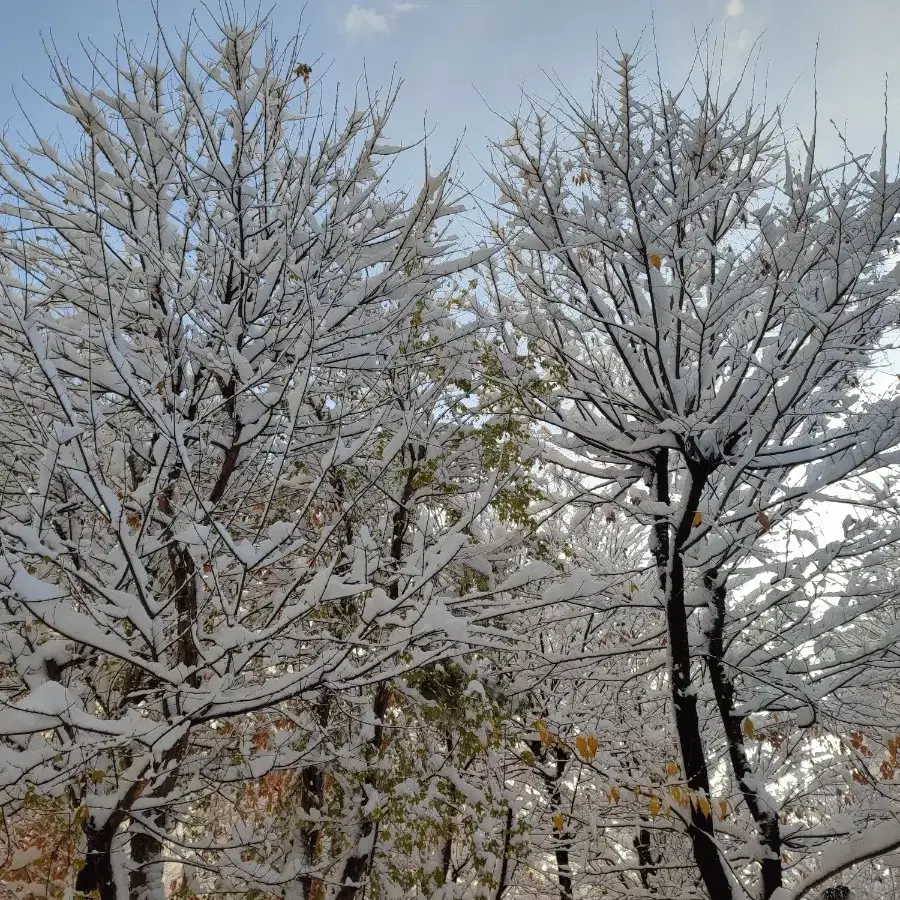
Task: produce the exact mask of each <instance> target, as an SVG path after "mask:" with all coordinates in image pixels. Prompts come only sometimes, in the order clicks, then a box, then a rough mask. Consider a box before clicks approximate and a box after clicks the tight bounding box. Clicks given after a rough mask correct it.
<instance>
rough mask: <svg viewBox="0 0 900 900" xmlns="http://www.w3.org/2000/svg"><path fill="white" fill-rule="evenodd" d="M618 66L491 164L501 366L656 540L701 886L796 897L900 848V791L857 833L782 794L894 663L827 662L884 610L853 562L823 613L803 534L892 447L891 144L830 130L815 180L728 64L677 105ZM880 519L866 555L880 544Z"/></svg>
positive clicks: (587, 484) (826, 554)
mask: <svg viewBox="0 0 900 900" xmlns="http://www.w3.org/2000/svg"><path fill="white" fill-rule="evenodd" d="M615 77H616V78H617V80H618V88H617V90H615V91H614V92H613V93H612V95H607V94H605V93H604V92H603V91H602V90H600V89H598V91H597V92H596V93H595V95H594V98H593V102H592V103H591V104H590V105H589V106H588V107H587V108H583V107H581V106H579V105H578V104H577V103H576V102H575V101H574V100H572V99H570V98H568V97H565V96H563V97H562V99H561V100H560V102H559V103H558V104H557V105H556V106H539V105H537V104H535V105H534V107H533V115H532V116H531V117H530V118H528V119H526V120H522V121H520V120H516V121H513V122H510V125H511V127H512V136H511V137H510V138H509V139H508V140H507V141H505V142H504V143H503V144H501V145H498V146H497V148H496V154H497V165H496V167H495V175H494V178H495V181H496V184H497V187H498V190H499V192H500V204H501V216H502V220H501V222H500V223H499V227H500V229H501V232H502V234H503V235H504V238H505V239H506V241H507V242H508V252H507V253H506V255H505V257H503V258H502V259H501V260H500V261H498V262H497V263H496V264H495V265H493V267H492V275H493V277H492V278H491V279H490V283H492V284H493V285H494V287H495V290H494V294H495V301H496V307H495V309H496V310H497V311H499V312H500V313H501V318H502V319H503V320H504V321H505V322H506V323H507V325H506V326H505V328H506V329H507V330H509V329H510V325H509V324H508V323H513V325H514V333H511V334H510V335H509V336H507V337H506V338H505V340H501V341H500V342H499V343H500V344H501V345H504V346H506V347H507V348H508V353H507V358H506V364H505V366H504V373H505V374H504V377H505V378H506V380H507V381H510V380H512V381H514V382H515V384H516V386H517V389H518V391H519V394H520V396H521V397H522V398H523V402H525V403H526V404H527V406H528V408H529V411H530V414H531V416H532V417H533V418H534V419H536V420H539V421H542V422H544V423H546V425H548V426H550V428H549V429H548V432H547V437H546V441H547V443H549V444H551V445H553V444H555V445H556V449H555V451H554V453H553V454H552V456H551V457H550V459H551V460H552V462H553V463H554V464H556V465H560V466H562V467H563V468H567V469H569V470H570V471H572V472H574V473H576V474H578V476H579V477H580V479H581V484H582V489H583V493H584V494H586V495H589V496H592V497H593V498H595V501H596V502H598V503H599V502H606V503H609V504H613V505H615V506H618V507H619V508H621V509H622V510H624V513H625V514H626V515H627V516H629V517H630V518H632V519H633V520H634V521H636V522H637V523H639V524H640V525H641V526H642V527H643V530H644V533H645V537H646V543H645V547H646V552H647V556H648V561H649V562H650V563H651V568H652V570H654V572H655V575H654V582H655V584H654V586H653V590H652V600H653V603H655V605H656V606H657V608H658V609H659V610H660V611H661V613H662V614H663V620H664V623H665V630H666V633H665V636H664V637H665V641H664V643H665V647H664V649H661V650H660V651H658V657H657V658H658V659H660V660H661V661H662V662H663V663H664V671H665V683H666V685H667V690H668V695H669V704H668V710H669V713H670V714H671V717H672V718H671V721H672V724H673V726H674V738H675V739H676V741H677V747H678V753H679V756H680V759H679V761H678V769H679V771H680V772H681V773H682V775H681V776H680V779H681V783H680V786H679V796H680V797H682V798H685V808H686V815H685V816H684V817H683V822H682V823H681V824H675V825H673V830H674V831H676V832H680V833H683V834H684V835H685V836H686V838H687V840H688V841H689V844H690V848H691V852H692V855H693V859H694V864H695V866H696V870H695V871H696V873H697V876H698V881H699V885H700V887H699V890H700V894H701V895H703V896H708V897H711V898H715V900H725V898H739V897H740V898H743V897H746V896H760V897H763V898H765V900H768V898H771V897H776V896H777V897H778V898H779V900H780V898H787V897H800V896H802V895H804V893H805V892H806V891H808V890H810V889H811V888H812V885H813V884H814V883H817V882H816V878H817V877H818V876H815V875H810V876H809V878H810V879H811V880H809V881H804V880H803V879H802V878H799V877H797V878H795V879H793V880H792V879H791V878H789V877H787V876H786V873H787V872H788V871H789V869H795V870H797V869H799V870H801V871H802V870H804V868H805V867H806V866H807V865H808V864H809V862H810V861H811V860H812V859H813V858H815V856H816V851H817V850H818V849H820V847H821V846H822V843H823V841H824V840H825V839H826V838H827V837H829V836H830V837H831V838H833V839H834V841H835V844H834V845H832V844H828V845H827V850H828V852H827V853H823V854H822V857H821V860H822V866H823V867H824V868H823V873H825V872H827V871H828V867H829V865H830V863H829V861H828V860H829V854H830V853H834V852H835V846H841V850H840V853H841V857H840V858H841V859H842V860H843V861H844V862H843V865H845V866H846V865H850V864H852V862H853V861H854V860H857V859H859V860H862V859H866V858H869V857H871V856H873V855H877V854H878V853H883V852H885V851H887V850H889V849H891V848H892V847H895V846H897V845H900V822H898V820H897V819H896V815H895V814H894V813H892V812H891V811H890V809H889V805H888V806H885V804H883V803H881V802H875V798H876V796H878V795H880V796H884V795H885V794H887V795H890V794H891V791H892V790H893V788H892V786H891V785H888V786H885V785H881V786H879V787H878V788H876V789H875V790H874V792H873V796H872V803H871V804H868V805H867V806H866V808H857V809H856V812H857V813H858V816H857V818H856V819H855V820H854V821H855V825H854V828H852V829H850V830H849V833H847V832H844V831H842V830H838V829H836V828H835V827H834V823H833V822H829V821H828V818H827V816H825V815H822V816H819V817H814V820H812V819H810V818H805V819H803V822H802V824H800V823H795V822H794V821H791V822H790V825H788V821H789V816H790V814H791V802H790V800H789V797H790V789H789V788H788V785H789V784H790V783H791V781H792V780H793V782H794V783H795V784H806V783H808V780H809V779H808V777H807V776H808V772H809V766H810V759H811V756H812V757H813V758H816V762H815V765H816V766H819V765H820V764H821V763H820V760H823V761H824V757H821V756H818V755H817V754H818V751H819V750H821V749H822V747H823V744H819V745H817V744H816V741H815V740H814V739H813V738H812V735H811V734H810V733H809V730H808V729H809V726H810V725H811V724H812V722H813V721H814V720H815V715H816V713H815V710H817V709H819V708H822V707H824V706H825V705H827V704H828V703H829V701H830V700H831V699H832V698H835V696H836V692H837V693H840V695H841V703H842V704H853V705H855V708H856V709H858V710H859V714H860V715H862V707H861V706H859V705H857V704H861V703H862V696H861V694H860V692H859V690H858V689H861V686H862V685H863V684H865V683H867V682H868V680H869V679H871V674H870V673H871V667H872V666H874V665H876V662H875V659H874V657H877V659H878V663H877V665H889V664H890V662H889V660H890V659H891V657H892V655H893V654H894V653H895V652H896V634H892V635H891V637H890V638H889V639H885V640H883V641H882V642H881V643H880V645H879V646H878V649H877V650H875V649H870V651H869V652H868V653H867V655H866V663H865V665H864V666H863V665H861V666H860V667H859V668H857V669H854V670H853V671H852V673H851V671H850V670H849V669H848V668H847V665H849V663H848V661H847V659H846V658H845V657H842V658H844V673H845V675H846V677H847V679H848V680H846V681H843V680H842V679H841V676H840V675H839V674H838V672H837V670H836V669H835V668H834V667H833V665H829V664H828V663H826V661H825V660H823V659H821V658H819V657H817V656H816V655H815V653H814V652H813V650H812V647H811V643H810V642H811V641H812V640H813V635H814V634H815V633H816V632H824V631H825V630H828V629H829V628H833V625H834V622H835V621H836V618H835V617H837V619H839V620H840V621H849V620H851V619H852V620H854V623H855V624H856V625H862V624H863V621H865V622H867V623H868V626H869V627H870V628H872V629H877V628H878V626H877V624H876V621H877V617H878V615H879V610H884V608H885V606H884V604H885V601H884V599H883V598H881V597H879V595H878V593H876V592H875V591H874V590H873V588H874V585H873V584H872V582H871V581H870V580H869V579H865V578H860V577H859V575H861V573H858V575H857V578H856V579H855V580H854V581H852V582H850V581H846V582H844V584H843V588H842V589H840V590H838V591H836V592H834V593H832V595H831V596H830V597H829V598H828V600H827V601H825V600H823V601H821V603H820V602H818V596H817V591H816V588H815V585H816V584H821V581H820V580H819V578H818V577H816V576H821V574H822V572H823V571H826V570H829V569H833V568H834V565H833V563H834V560H835V558H836V557H838V556H840V555H841V551H836V550H834V548H828V547H826V548H821V549H816V548H815V547H812V546H811V542H813V540H814V536H811V535H809V534H808V533H807V534H803V533H801V531H800V526H801V522H802V519H803V516H804V515H806V514H815V513H816V511H817V510H819V511H821V509H822V508H823V507H824V505H825V503H826V501H827V499H828V497H829V496H837V497H840V496H841V495H840V491H839V490H838V488H839V486H841V485H846V484H848V482H849V481H850V479H852V478H854V477H856V476H860V475H864V474H867V473H872V472H874V471H876V470H879V469H884V468H885V467H887V466H888V465H890V464H891V463H893V462H895V461H896V459H897V448H898V446H900V418H898V413H900V400H898V398H897V396H896V392H893V391H891V392H887V393H885V395H884V396H882V397H873V396H872V393H871V391H870V392H869V393H868V394H867V395H866V396H861V395H860V393H859V391H858V387H859V380H860V378H862V377H863V375H864V373H865V371H866V370H867V367H869V366H870V364H871V363H872V361H873V358H874V357H875V356H876V355H877V354H878V353H879V352H880V351H882V350H884V349H885V348H886V347H887V346H888V345H889V341H890V337H891V334H892V331H893V330H894V328H895V326H896V323H897V317H898V290H897V281H896V278H895V277H894V274H893V272H892V269H891V260H890V252H891V250H892V249H893V248H894V246H895V239H896V236H897V231H898V224H900V223H898V210H900V184H898V182H897V181H896V180H893V179H892V177H891V174H890V173H889V171H888V166H889V162H888V152H887V144H886V138H885V142H884V143H883V145H882V147H881V151H880V154H878V153H876V154H874V155H873V156H863V157H856V156H848V157H847V159H846V160H845V162H844V164H843V165H842V166H839V167H838V168H837V169H822V168H820V167H819V166H818V165H817V161H816V156H815V149H816V135H815V133H813V135H812V137H811V138H810V139H809V140H808V141H807V142H805V143H804V145H803V153H802V154H801V157H800V160H799V165H798V164H797V160H796V159H795V158H794V155H793V152H792V151H791V150H790V149H789V146H788V142H787V140H786V136H785V135H784V134H782V133H781V132H780V131H779V130H778V128H777V117H775V116H772V115H768V116H767V115H766V114H765V113H764V112H763V111H762V110H761V109H759V108H755V107H753V106H752V105H751V106H750V107H748V108H747V109H741V108H740V107H739V105H738V103H739V101H738V99H737V98H738V97H739V96H740V93H739V90H740V89H737V90H735V91H734V92H733V93H731V94H728V95H720V94H719V93H718V92H717V89H716V87H715V84H716V81H715V79H714V77H713V75H712V73H709V72H701V73H700V77H699V79H696V78H695V79H693V80H691V81H690V82H689V84H688V86H686V87H685V88H684V89H683V90H681V91H680V92H672V91H670V90H667V89H666V88H665V86H664V85H663V84H662V83H661V82H660V83H656V84H652V83H651V84H646V83H645V82H644V81H643V80H642V79H641V78H640V77H639V76H638V75H637V73H636V69H635V62H634V60H633V59H632V58H631V57H629V56H625V57H623V58H622V59H621V60H620V61H618V63H617V64H616V65H615ZM694 88H698V89H697V90H696V91H694ZM523 347H527V353H524V352H523V349H522V348H523ZM516 373H518V374H516ZM844 496H845V497H846V494H845V495H844ZM865 530H867V531H868V533H869V542H868V544H867V543H866V541H860V542H858V543H855V544H854V547H853V549H850V548H849V547H848V548H845V552H846V554H847V555H848V556H849V555H853V554H854V553H866V552H869V551H870V550H871V548H872V542H877V541H878V540H879V538H875V537H873V536H872V534H871V531H869V529H868V528H866V529H865ZM878 533H879V534H880V535H881V537H880V540H881V541H883V542H887V543H889V542H890V541H892V540H894V534H893V532H892V530H883V529H882V530H879V532H878ZM851 543H852V542H851ZM785 548H787V549H786V552H787V556H788V558H787V560H785V559H784V558H783V557H784V552H785ZM859 558H863V557H859ZM776 560H777V564H776ZM832 583H833V582H832ZM891 596H893V595H891ZM644 602H645V599H644V597H643V596H641V597H640V598H639V600H638V603H644ZM890 602H891V603H893V602H895V601H894V600H893V599H891V601H890ZM628 605H629V604H628V602H627V601H625V602H624V603H623V606H624V607H625V612H626V614H627V611H628V609H627V608H628ZM635 605H636V606H637V605H638V604H637V603H636V604H635ZM890 615H892V613H889V616H890ZM858 633H860V634H861V632H858ZM645 636H646V635H645ZM633 649H634V648H633V646H632V645H630V644H624V645H622V646H621V647H620V650H621V652H623V653H628V652H633ZM663 654H664V655H663ZM871 654H874V657H873V655H871ZM851 668H852V667H851ZM864 670H868V673H867V672H866V671H864ZM638 696H639V695H638ZM844 709H845V710H846V706H845V707H844ZM776 723H777V724H776ZM659 724H660V726H661V727H664V726H665V725H666V721H665V719H660V720H659ZM763 726H765V729H766V731H765V732H763ZM764 733H765V734H766V735H768V736H770V737H771V739H772V741H773V742H774V743H773V744H772V746H773V747H776V746H780V747H781V748H782V754H781V757H782V758H781V759H779V760H778V761H777V763H772V762H771V761H770V760H768V759H767V754H766V753H765V752H763V750H762V749H761V748H760V745H759V743H758V741H759V738H760V737H761V736H762V735H763V734H764ZM776 733H777V734H776ZM814 733H815V732H814ZM784 734H789V735H790V737H789V738H785V737H784ZM778 735H781V736H778ZM782 740H784V742H785V743H782V744H779V743H778V742H780V741H782ZM806 740H809V741H811V743H810V744H809V745H808V752H807V753H794V752H788V751H789V750H790V751H793V750H795V749H796V747H795V744H796V742H798V741H800V742H802V741H806ZM822 740H823V741H824V738H822ZM785 744H787V745H789V746H785ZM776 755H777V754H776ZM660 763H661V764H662V761H660ZM830 763H831V764H838V762H837V761H836V759H835V758H834V757H831V758H830ZM830 771H831V772H832V774H835V773H834V769H831V770H830ZM859 779H860V780H867V779H866V776H864V775H860V776H859ZM720 800H721V802H722V803H724V804H725V805H724V806H723V807H722V814H721V816H717V810H718V806H719V802H720ZM731 810H735V811H736V813H737V814H735V812H731ZM726 816H727V818H726ZM717 819H719V820H720V821H717ZM856 829H858V830H859V834H860V836H859V837H858V841H857V842H856V843H854V842H853V840H852V838H854V837H856ZM845 834H846V838H844V835H845ZM844 843H846V846H843V844H844ZM798 861H799V862H800V865H799V866H798V865H797V862H798ZM757 879H758V880H759V885H758V887H757V886H756V881H757ZM684 889H685V890H686V891H688V892H690V891H692V890H693V887H692V885H691V884H690V879H688V883H687V884H686V885H684ZM647 890H650V888H649V887H648V888H647Z"/></svg>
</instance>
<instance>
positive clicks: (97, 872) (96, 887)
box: [75, 821, 117, 900]
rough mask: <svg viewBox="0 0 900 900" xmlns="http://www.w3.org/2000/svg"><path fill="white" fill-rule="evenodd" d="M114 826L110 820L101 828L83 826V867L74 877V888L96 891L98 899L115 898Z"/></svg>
mask: <svg viewBox="0 0 900 900" xmlns="http://www.w3.org/2000/svg"><path fill="white" fill-rule="evenodd" d="M115 833H116V828H115V825H114V823H113V822H112V821H110V822H107V823H106V824H105V825H104V826H103V827H102V828H93V827H92V826H90V825H89V826H87V827H86V828H85V836H86V837H87V850H86V852H85V856H84V867H83V868H82V869H81V871H80V872H79V873H78V876H77V878H76V879H75V890H76V891H79V892H80V893H82V894H90V893H91V892H92V891H96V892H97V893H98V894H99V896H100V900H117V892H116V882H115V878H114V877H113V865H112V841H113V837H114V836H115Z"/></svg>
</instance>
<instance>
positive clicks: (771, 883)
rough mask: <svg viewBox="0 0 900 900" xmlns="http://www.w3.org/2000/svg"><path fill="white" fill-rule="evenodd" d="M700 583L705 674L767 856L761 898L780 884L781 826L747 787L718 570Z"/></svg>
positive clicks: (747, 769)
mask: <svg viewBox="0 0 900 900" xmlns="http://www.w3.org/2000/svg"><path fill="white" fill-rule="evenodd" d="M704 582H705V585H706V588H707V590H708V591H709V594H710V597H711V598H712V623H711V628H710V633H709V673H710V679H711V681H712V685H713V691H714V692H715V695H716V706H717V707H718V709H719V716H720V718H721V719H722V725H723V726H724V728H725V738H726V740H727V742H728V756H729V758H730V760H731V767H732V769H733V770H734V774H735V776H736V777H737V780H738V784H739V786H740V788H741V793H742V795H743V797H744V802H745V803H746V804H747V809H748V810H750V815H751V816H753V821H754V822H755V823H756V827H757V830H758V832H759V838H760V842H761V843H762V845H763V846H764V847H765V848H766V850H767V851H768V855H767V857H766V858H765V859H763V860H762V863H761V866H762V886H763V895H762V896H763V900H769V898H770V897H771V896H772V895H773V894H774V893H775V891H777V890H778V888H780V887H781V882H782V873H781V826H780V823H779V821H778V813H777V811H776V810H773V809H769V808H768V807H767V806H766V804H765V802H764V801H763V802H761V801H760V797H759V793H758V789H757V788H755V787H752V786H751V779H750V776H751V775H752V774H753V773H752V771H751V769H750V763H749V761H748V759H747V751H746V748H745V747H744V735H743V731H742V722H741V719H742V717H741V716H739V715H737V714H736V713H735V711H734V706H735V704H734V685H733V684H732V682H731V678H730V676H729V674H728V672H727V670H726V668H725V597H726V587H725V584H724V582H722V583H720V580H719V573H718V572H717V571H716V570H715V569H713V570H710V571H709V572H707V573H706V574H705V575H704Z"/></svg>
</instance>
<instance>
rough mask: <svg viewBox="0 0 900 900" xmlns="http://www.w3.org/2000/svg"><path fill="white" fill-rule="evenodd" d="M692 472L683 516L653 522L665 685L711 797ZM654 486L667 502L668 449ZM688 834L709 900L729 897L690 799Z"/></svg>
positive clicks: (699, 476)
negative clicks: (699, 662)
mask: <svg viewBox="0 0 900 900" xmlns="http://www.w3.org/2000/svg"><path fill="white" fill-rule="evenodd" d="M686 462H687V466H688V470H689V472H690V476H691V482H690V487H689V490H688V495H687V497H686V498H685V499H686V503H685V504H684V509H683V512H682V516H681V520H680V522H679V523H678V525H677V527H676V528H675V530H674V534H671V535H670V520H669V518H668V516H660V517H659V518H658V519H657V522H656V524H655V526H654V527H655V532H656V534H655V537H656V547H655V554H656V568H657V576H658V579H659V584H660V588H661V589H662V592H663V596H664V598H665V608H666V621H667V625H668V633H669V690H670V692H671V698H672V709H673V713H674V716H675V729H676V732H677V734H678V743H679V746H680V748H681V760H682V764H683V766H684V774H685V780H686V781H687V786H688V788H689V789H690V791H691V793H692V795H693V796H705V797H707V798H708V797H709V770H708V768H707V763H706V751H705V749H704V746H703V737H702V734H701V731H700V717H699V715H698V712H697V695H696V693H695V691H694V690H693V688H692V686H691V647H690V638H689V633H688V621H687V607H686V604H685V573H684V559H683V557H682V553H683V548H684V545H685V542H686V541H687V538H688V536H689V535H690V532H691V528H692V527H693V522H694V516H695V514H696V513H697V511H698V507H699V503H700V497H701V495H702V492H703V488H704V486H705V484H706V476H705V474H704V472H703V470H702V469H701V468H700V467H699V466H697V465H696V464H692V463H691V461H690V460H687V461H686ZM654 486H655V490H656V500H657V501H658V502H659V503H662V504H665V505H666V506H668V504H669V502H670V497H669V453H668V451H667V450H662V451H660V452H659V453H658V454H657V458H656V465H655V472H654ZM690 817H691V818H690V825H689V826H688V835H689V837H690V839H691V848H692V850H693V854H694V860H695V862H696V863H697V868H698V870H699V871H700V876H701V878H702V879H703V883H704V885H705V886H706V890H707V892H708V893H709V896H710V898H712V900H732V897H733V891H732V881H731V878H730V877H729V873H728V871H727V869H726V868H725V863H724V861H723V859H722V855H721V854H720V853H719V848H718V846H717V844H716V839H715V827H714V825H713V819H712V813H711V812H710V813H706V812H704V811H703V809H701V807H700V804H698V803H691V812H690Z"/></svg>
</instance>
